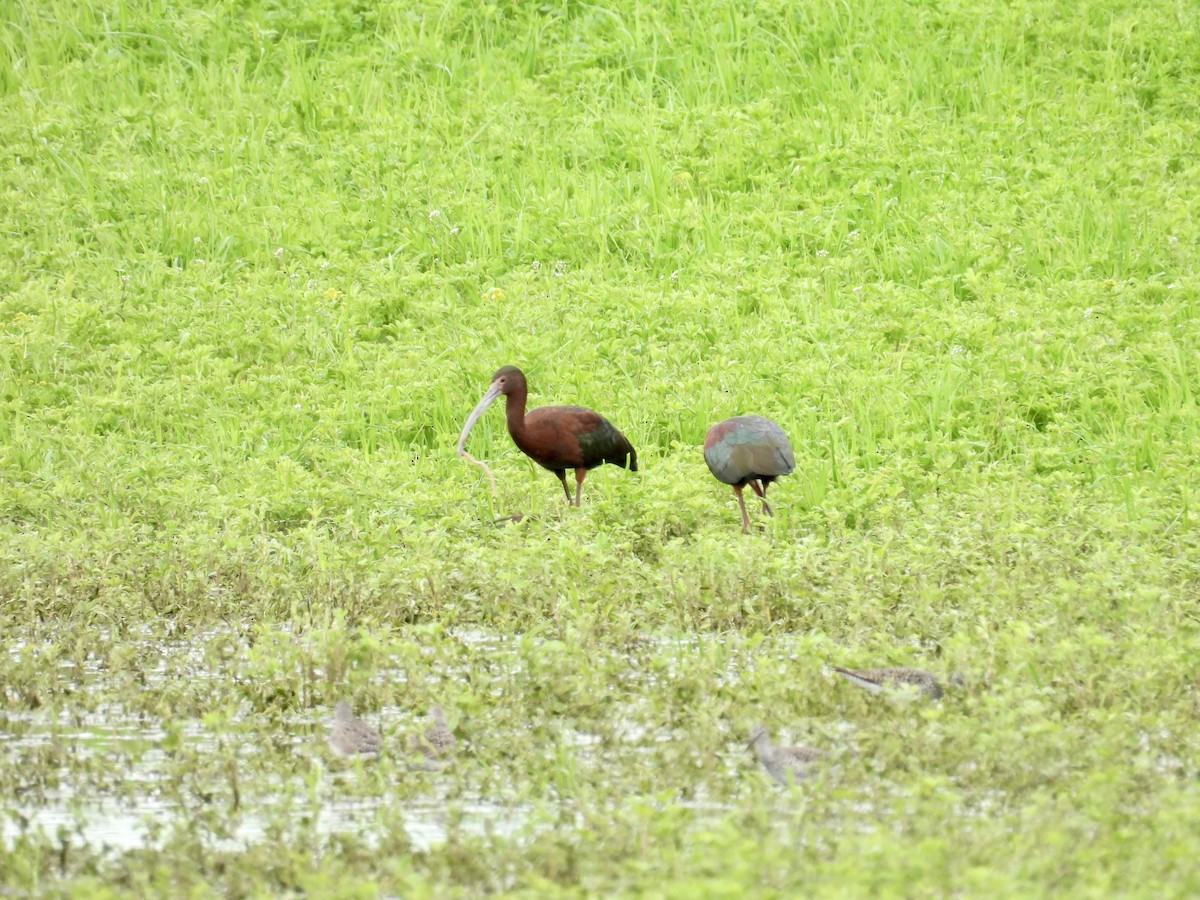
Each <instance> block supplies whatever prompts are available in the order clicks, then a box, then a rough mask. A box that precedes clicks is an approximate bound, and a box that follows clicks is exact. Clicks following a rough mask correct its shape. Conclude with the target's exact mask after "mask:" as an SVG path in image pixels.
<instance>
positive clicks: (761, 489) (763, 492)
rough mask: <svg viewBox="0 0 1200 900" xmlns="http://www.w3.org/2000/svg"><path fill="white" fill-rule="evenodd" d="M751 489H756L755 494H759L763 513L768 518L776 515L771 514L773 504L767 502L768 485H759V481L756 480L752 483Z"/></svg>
mask: <svg viewBox="0 0 1200 900" xmlns="http://www.w3.org/2000/svg"><path fill="white" fill-rule="evenodd" d="M750 487H752V488H754V493H756V494H758V497H759V499H760V500H762V505H763V512H765V513H766V514H767V515H768V516H773V515H775V513H773V512H771V504H769V503H768V502H767V487H768V485H765V484H759V481H758V479H757V478H755V479H754V480H753V481H751V482H750Z"/></svg>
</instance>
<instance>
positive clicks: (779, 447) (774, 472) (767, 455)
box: [704, 416, 796, 534]
mask: <svg viewBox="0 0 1200 900" xmlns="http://www.w3.org/2000/svg"><path fill="white" fill-rule="evenodd" d="M704 461H705V462H706V463H708V469H709V471H710V472H712V473H713V475H715V476H716V478H717V480H718V481H723V482H724V483H725V484H729V485H732V486H733V492H734V493H735V494H737V499H738V505H739V506H740V507H741V508H742V533H743V534H745V533H747V532H748V531H749V530H750V517H749V516H747V515H746V501H745V500H744V499H742V488H744V487H745V486H746V485H747V484H748V485H750V487H751V488H753V489H754V493H756V494H758V496H759V498H760V499H761V500H762V505H763V512H765V513H766V514H767V515H768V516H769V515H772V513H771V507H770V505H769V504H768V503H767V486H768V485H769V484H770V483H771V482H772V481H774V480H775V479H776V478H778V477H779V476H780V475H790V474H791V473H792V470H793V469H794V468H796V457H795V455H794V454H793V453H792V445H791V444H789V443H788V439H787V435H786V434H784V433H783V429H782V428H780V427H779V426H778V425H776V424H775V423H774V422H772V421H771V420H770V419H767V418H764V417H763V416H734V417H733V418H732V419H726V420H725V421H723V422H718V423H717V424H716V425H714V426H713V427H712V428H710V429H708V434H706V435H705V436H704Z"/></svg>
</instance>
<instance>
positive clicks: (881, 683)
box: [832, 666, 963, 700]
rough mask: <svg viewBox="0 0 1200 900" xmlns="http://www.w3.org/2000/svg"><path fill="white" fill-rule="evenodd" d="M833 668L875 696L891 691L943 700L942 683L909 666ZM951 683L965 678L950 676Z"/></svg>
mask: <svg viewBox="0 0 1200 900" xmlns="http://www.w3.org/2000/svg"><path fill="white" fill-rule="evenodd" d="M832 668H833V671H835V672H837V673H838V674H839V675H841V676H842V677H843V678H846V679H848V680H850V681H851V682H853V683H854V684H857V685H858V686H859V687H860V688H863V689H865V690H868V691H870V692H871V693H873V694H878V693H881V692H883V691H889V690H890V691H893V692H895V693H897V694H900V695H903V694H904V693H905V692H908V693H917V692H919V693H922V694H924V695H925V696H926V697H928V698H929V699H930V700H940V699H941V698H942V693H943V691H942V685H941V683H940V682H939V681H938V680H937V677H936V676H935V675H934V674H933V673H932V672H926V671H925V670H924V669H912V668H909V667H907V666H895V667H892V668H886V669H843V668H842V667H841V666H832ZM950 683H951V684H962V683H963V677H962V676H961V675H959V674H958V673H957V672H956V673H955V674H954V675H951V676H950Z"/></svg>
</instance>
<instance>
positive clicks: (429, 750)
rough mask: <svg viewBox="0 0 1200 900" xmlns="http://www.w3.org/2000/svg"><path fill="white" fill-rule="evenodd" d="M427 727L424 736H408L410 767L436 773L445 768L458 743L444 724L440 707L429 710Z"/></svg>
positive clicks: (444, 719) (414, 734)
mask: <svg viewBox="0 0 1200 900" xmlns="http://www.w3.org/2000/svg"><path fill="white" fill-rule="evenodd" d="M429 720H430V724H429V727H428V728H426V729H425V733H424V734H417V733H415V732H414V733H413V734H410V735H409V736H408V749H409V757H410V759H411V760H412V762H411V763H410V765H412V767H413V768H417V769H424V770H425V771H427V772H436V771H438V770H439V769H441V768H442V767H443V766H445V765H446V764H447V763H448V762H449V761H450V757H452V756H453V755H454V751H455V748H456V747H457V746H458V742H457V741H456V740H455V739H454V732H453V731H451V730H450V726H449V725H447V724H446V714H445V713H444V712H442V708H441V707H440V706H435V707H434V708H433V709H431V710H429Z"/></svg>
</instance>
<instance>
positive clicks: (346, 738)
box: [329, 700, 383, 756]
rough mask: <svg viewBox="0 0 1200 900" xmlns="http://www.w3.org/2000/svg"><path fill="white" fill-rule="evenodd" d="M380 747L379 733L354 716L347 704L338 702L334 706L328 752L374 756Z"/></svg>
mask: <svg viewBox="0 0 1200 900" xmlns="http://www.w3.org/2000/svg"><path fill="white" fill-rule="evenodd" d="M382 747H383V739H382V738H380V736H379V732H378V731H376V730H375V729H374V728H372V727H371V726H370V725H368V724H367V723H366V722H364V721H363V720H362V719H360V718H359V717H358V716H356V715H355V714H354V712H353V711H352V710H351V709H350V704H349V703H347V702H346V701H345V700H339V701H338V702H337V703H336V704H335V705H334V707H333V730H332V731H331V732H329V749H330V750H332V751H333V752H334V753H338V754H340V755H342V756H374V755H377V754H378V753H379V751H380V749H381V748H382Z"/></svg>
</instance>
